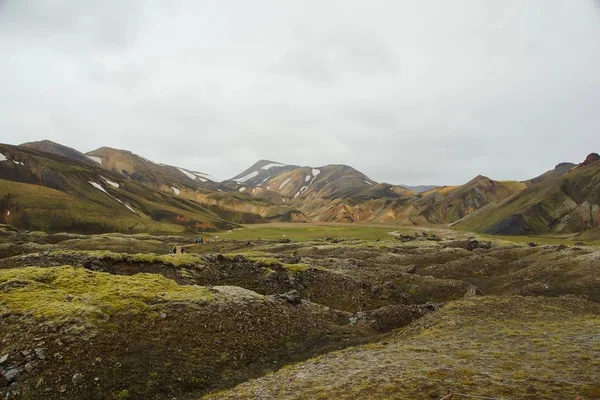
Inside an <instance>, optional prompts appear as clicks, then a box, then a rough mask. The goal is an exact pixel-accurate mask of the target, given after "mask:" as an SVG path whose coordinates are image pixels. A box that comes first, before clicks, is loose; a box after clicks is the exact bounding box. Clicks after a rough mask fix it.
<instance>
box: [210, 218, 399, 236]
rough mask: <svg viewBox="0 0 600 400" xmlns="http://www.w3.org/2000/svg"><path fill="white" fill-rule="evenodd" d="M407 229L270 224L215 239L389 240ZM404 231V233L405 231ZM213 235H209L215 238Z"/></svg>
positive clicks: (342, 225) (247, 228)
mask: <svg viewBox="0 0 600 400" xmlns="http://www.w3.org/2000/svg"><path fill="white" fill-rule="evenodd" d="M399 230H400V231H401V230H407V229H406V228H403V227H398V226H388V225H362V224H333V223H327V224H301V223H283V222H282V223H271V224H256V225H244V227H243V228H242V229H235V230H233V231H228V232H220V233H218V234H215V235H216V236H219V239H235V240H248V239H270V240H275V239H284V238H287V239H290V240H311V239H322V238H326V237H332V238H336V239H350V238H357V239H361V240H377V239H379V240H385V239H390V238H391V236H390V234H389V233H390V232H392V231H399ZM407 231H408V230H407ZM215 235H213V236H215Z"/></svg>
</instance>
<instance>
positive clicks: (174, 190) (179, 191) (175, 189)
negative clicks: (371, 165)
mask: <svg viewBox="0 0 600 400" xmlns="http://www.w3.org/2000/svg"><path fill="white" fill-rule="evenodd" d="M171 189H173V193H175V194H176V195H177V196H179V193H181V190H179V189H177V188H176V187H173V186H171Z"/></svg>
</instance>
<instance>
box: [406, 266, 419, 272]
mask: <svg viewBox="0 0 600 400" xmlns="http://www.w3.org/2000/svg"><path fill="white" fill-rule="evenodd" d="M406 272H408V273H409V274H414V273H416V272H417V266H416V265H411V266H410V268H408V269H407V270H406Z"/></svg>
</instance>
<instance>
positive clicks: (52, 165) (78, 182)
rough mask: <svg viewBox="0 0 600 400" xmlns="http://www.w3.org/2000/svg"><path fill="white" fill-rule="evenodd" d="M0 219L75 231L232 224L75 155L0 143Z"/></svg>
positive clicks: (165, 229) (181, 228) (155, 229)
mask: <svg viewBox="0 0 600 400" xmlns="http://www.w3.org/2000/svg"><path fill="white" fill-rule="evenodd" d="M0 199H2V203H0V222H3V223H10V224H11V225H14V226H17V227H22V228H26V229H41V230H46V231H57V230H71V231H79V232H105V231H118V232H146V231H151V232H182V231H184V230H191V231H198V230H209V229H230V228H232V227H235V226H236V224H235V223H232V222H230V221H231V220H225V219H223V218H222V217H220V216H219V215H218V213H215V212H214V210H209V209H207V208H205V207H202V206H201V205H200V204H198V203H196V202H193V201H189V200H186V199H180V198H178V197H177V196H175V195H169V194H165V193H162V192H159V191H155V190H151V189H150V188H149V187H147V186H145V185H142V184H139V183H137V182H134V181H131V180H126V179H124V178H123V177H122V176H119V175H118V174H115V173H113V172H111V171H107V170H104V169H102V168H101V167H100V166H99V165H98V166H97V167H96V166H94V165H89V164H87V163H84V162H79V161H77V160H74V159H73V158H66V157H63V156H61V155H57V154H53V153H46V152H43V151H39V150H34V149H32V148H27V147H16V146H10V145H0Z"/></svg>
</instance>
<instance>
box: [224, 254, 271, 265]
mask: <svg viewBox="0 0 600 400" xmlns="http://www.w3.org/2000/svg"><path fill="white" fill-rule="evenodd" d="M270 255H271V254H270V253H265V252H262V251H248V252H243V253H227V254H226V257H228V258H230V259H233V258H234V257H235V256H242V257H245V258H246V259H248V261H251V262H257V263H260V264H262V265H265V266H268V267H270V266H273V265H279V264H281V262H280V261H279V260H278V259H276V258H273V257H269V256H270Z"/></svg>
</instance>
